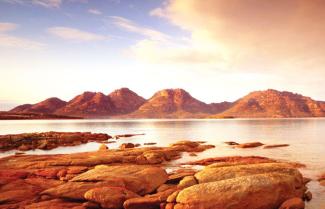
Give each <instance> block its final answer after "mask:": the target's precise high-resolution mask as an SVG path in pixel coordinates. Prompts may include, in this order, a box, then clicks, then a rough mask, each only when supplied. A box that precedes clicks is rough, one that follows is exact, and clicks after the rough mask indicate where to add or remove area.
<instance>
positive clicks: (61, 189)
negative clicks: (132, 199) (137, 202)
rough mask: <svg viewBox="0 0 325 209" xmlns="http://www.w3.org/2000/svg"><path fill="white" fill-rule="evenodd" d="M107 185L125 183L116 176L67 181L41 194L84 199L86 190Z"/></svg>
mask: <svg viewBox="0 0 325 209" xmlns="http://www.w3.org/2000/svg"><path fill="white" fill-rule="evenodd" d="M108 186H115V187H124V186H125V184H124V182H123V181H121V180H120V179H117V178H116V179H110V180H109V179H108V180H107V181H100V182H67V183H65V184H63V185H60V186H57V187H53V188H50V189H47V190H45V191H43V192H42V193H41V194H42V195H49V196H52V197H57V198H65V199H72V200H84V194H85V193H86V192H87V191H88V190H91V189H94V188H100V187H108Z"/></svg>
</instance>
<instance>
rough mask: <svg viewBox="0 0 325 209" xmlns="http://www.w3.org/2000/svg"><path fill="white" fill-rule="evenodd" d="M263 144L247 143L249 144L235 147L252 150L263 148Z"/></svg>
mask: <svg viewBox="0 0 325 209" xmlns="http://www.w3.org/2000/svg"><path fill="white" fill-rule="evenodd" d="M263 145H264V144H263V143H261V142H249V143H243V144H239V145H236V147H237V148H254V147H260V146H263Z"/></svg>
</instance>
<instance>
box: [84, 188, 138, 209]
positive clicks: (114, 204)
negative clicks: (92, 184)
mask: <svg viewBox="0 0 325 209" xmlns="http://www.w3.org/2000/svg"><path fill="white" fill-rule="evenodd" d="M84 197H85V199H87V200H89V201H93V202H96V203H99V204H100V205H101V207H103V208H108V209H118V208H123V203H124V201H125V200H127V199H130V198H136V197H140V196H139V195H137V194H136V193H134V192H131V191H129V190H127V189H125V188H122V187H101V188H95V189H91V190H89V191H87V192H86V193H85V195H84Z"/></svg>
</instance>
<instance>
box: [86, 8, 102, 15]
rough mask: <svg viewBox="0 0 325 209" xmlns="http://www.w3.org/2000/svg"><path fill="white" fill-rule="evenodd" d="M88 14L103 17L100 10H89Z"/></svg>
mask: <svg viewBox="0 0 325 209" xmlns="http://www.w3.org/2000/svg"><path fill="white" fill-rule="evenodd" d="M88 13H90V14H93V15H101V14H102V12H101V11H99V10H98V9H88Z"/></svg>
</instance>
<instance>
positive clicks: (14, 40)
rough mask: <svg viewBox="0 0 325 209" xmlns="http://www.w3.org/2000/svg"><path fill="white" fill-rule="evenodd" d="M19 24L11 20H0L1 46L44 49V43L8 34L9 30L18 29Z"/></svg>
mask: <svg viewBox="0 0 325 209" xmlns="http://www.w3.org/2000/svg"><path fill="white" fill-rule="evenodd" d="M17 28H18V25H17V24H15V23H9V22H0V47H9V48H18V49H42V48H44V46H45V45H44V44H42V43H40V42H37V41H33V40H29V39H26V38H21V37H17V36H14V35H10V34H8V32H10V31H13V30H16V29H17Z"/></svg>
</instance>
